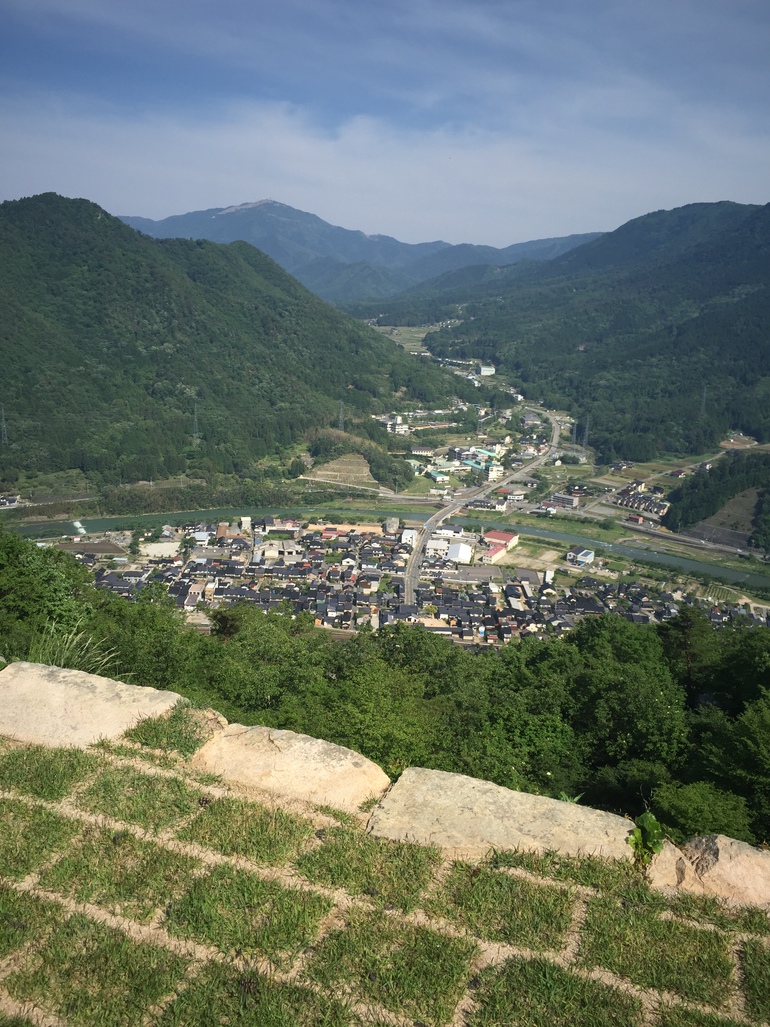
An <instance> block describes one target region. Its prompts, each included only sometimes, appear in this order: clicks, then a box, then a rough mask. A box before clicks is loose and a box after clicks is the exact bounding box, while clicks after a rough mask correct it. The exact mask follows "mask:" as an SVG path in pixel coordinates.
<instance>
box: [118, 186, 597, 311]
mask: <svg viewBox="0 0 770 1027" xmlns="http://www.w3.org/2000/svg"><path fill="white" fill-rule="evenodd" d="M121 220H123V221H125V222H126V224H128V225H131V227H132V228H137V229H138V230H139V231H141V232H144V233H146V234H147V235H151V236H154V237H155V238H158V239H170V238H184V239H209V240H211V241H213V242H234V241H236V240H244V241H245V242H249V243H251V244H252V245H253V246H257V247H258V248H259V249H261V250H262V251H263V252H264V253H267V254H268V256H270V257H272V258H273V260H275V261H277V263H279V264H280V265H281V267H283V268H285V269H286V270H287V271H289V272H290V273H291V274H293V275H295V276H296V277H297V278H298V279H299V280H300V281H301V282H302V283H303V284H304V285H306V286H307V287H308V289H312V290H313V292H315V293H317V294H318V295H319V296H321V297H322V298H323V299H325V300H328V301H329V302H331V303H339V304H343V303H345V304H347V303H353V302H357V301H360V300H362V299H378V298H382V297H386V296H393V295H395V294H397V293H399V292H402V291H403V290H404V289H408V288H410V287H413V286H415V285H417V284H419V283H420V282H424V281H426V280H427V279H431V278H434V277H436V276H437V275H440V274H443V273H444V272H446V271H453V270H458V269H459V268H463V267H467V266H469V265H473V264H490V265H494V266H498V267H499V266H503V265H507V264H513V263H515V262H516V261H519V260H525V259H530V260H551V259H552V258H553V257H556V256H558V255H559V254H561V253H564V252H566V251H567V250H570V249H572V248H573V247H575V246H579V245H580V244H581V243H583V242H586V241H588V240H590V239H593V238H596V237H597V236H596V233H593V234H589V235H582V236H581V235H571V236H565V237H564V238H556V239H537V240H534V241H532V242H522V243H514V244H513V245H512V246H507V247H505V248H503V249H497V248H495V247H494V246H474V245H471V244H470V243H463V244H460V245H458V246H452V245H450V244H449V243H446V242H441V241H438V242H426V243H403V242H399V240H398V239H393V238H392V237H391V236H388V235H365V234H364V233H363V232H356V231H351V230H350V229H347V228H339V227H338V226H336V225H330V224H329V223H328V222H326V221H323V220H322V219H321V218H319V217H317V216H316V215H315V214H309V213H307V212H306V211H303V210H296V209H295V208H294V207H289V206H287V205H286V204H285V203H277V202H276V201H275V200H258V201H257V202H256V203H243V204H240V205H239V206H234V207H214V208H211V209H210V210H197V211H192V212H190V213H189V214H176V215H174V216H172V217H168V218H164V219H163V220H162V221H152V220H151V219H149V218H142V217H124V216H121Z"/></svg>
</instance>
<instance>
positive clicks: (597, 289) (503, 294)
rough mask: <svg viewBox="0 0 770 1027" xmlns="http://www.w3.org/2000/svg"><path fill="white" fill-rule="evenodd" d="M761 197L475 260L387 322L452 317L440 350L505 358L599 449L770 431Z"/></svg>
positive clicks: (769, 233) (766, 221)
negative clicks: (516, 257)
mask: <svg viewBox="0 0 770 1027" xmlns="http://www.w3.org/2000/svg"><path fill="white" fill-rule="evenodd" d="M769 269H770V205H767V206H764V207H759V206H744V205H740V204H735V203H726V202H725V203H713V204H691V205H689V206H686V207H681V208H678V209H677V210H672V211H657V212H655V213H652V214H647V215H645V216H644V217H641V218H637V219H635V220H633V221H630V222H628V223H627V224H625V225H623V226H621V227H620V228H618V229H617V230H616V231H614V232H610V233H607V234H605V235H603V236H601V237H600V238H598V239H596V240H594V241H592V242H589V243H586V244H585V245H583V246H579V247H577V248H574V249H572V250H570V251H569V252H568V253H565V254H562V255H561V256H558V257H556V258H555V259H554V260H552V261H549V262H547V263H526V264H518V265H516V266H514V267H512V268H506V269H497V268H475V269H466V270H465V271H462V272H454V273H452V274H450V275H447V276H445V277H444V278H440V279H437V280H435V281H434V282H431V283H427V284H426V286H423V287H422V288H421V289H418V290H414V291H412V292H411V293H409V294H405V295H404V296H403V297H401V298H400V300H399V301H398V302H397V301H391V302H390V304H389V305H383V304H377V305H374V304H372V305H370V306H369V307H368V308H367V307H357V308H356V310H355V312H356V313H357V314H359V315H360V316H370V317H377V316H379V315H380V314H382V315H384V316H383V320H384V321H386V322H387V323H415V322H418V323H419V322H422V323H429V322H435V321H437V320H440V319H447V318H450V317H452V318H461V319H462V323H461V324H459V325H455V326H453V327H446V328H443V329H441V330H440V331H437V332H434V333H432V334H430V335H428V336H427V337H426V339H425V345H426V346H427V347H428V348H429V349H430V350H431V352H432V353H434V354H435V355H437V356H443V357H466V358H467V357H474V358H477V359H482V360H485V361H489V362H491V363H493V364H496V365H499V366H501V367H502V368H504V369H505V370H506V371H508V372H509V373H510V375H511V376H512V377H513V380H514V381H515V382H517V383H519V385H520V387H521V389H522V391H523V392H524V394H525V395H526V396H527V397H528V398H532V399H535V400H542V401H543V402H544V403H545V404H546V405H548V406H551V407H554V408H557V409H569V410H570V411H571V412H573V413H574V414H575V415H577V417H578V418H579V422H580V423H579V427H578V431H579V434H580V435H581V436H582V435H583V434H587V436H588V441H589V444H590V445H591V446H593V447H595V448H596V450H597V452H598V454H599V457H600V459H601V460H602V461H611V460H614V459H616V458H619V457H624V458H627V459H631V460H640V461H641V460H647V459H650V458H651V457H653V456H654V455H655V454H656V453H659V452H662V451H669V452H676V453H700V452H703V451H705V450H707V449H709V448H711V447H713V446H714V444H716V443H717V442H718V441H719V440H720V439H721V438H723V437H724V433H725V432H726V431H727V430H728V429H730V428H736V429H741V430H743V431H744V432H745V433H746V434H748V435H752V436H754V437H755V438H757V439H759V440H761V441H765V440H767V439H770V341H769V340H770V278H769V277H768V270H769Z"/></svg>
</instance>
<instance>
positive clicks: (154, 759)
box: [93, 739, 180, 770]
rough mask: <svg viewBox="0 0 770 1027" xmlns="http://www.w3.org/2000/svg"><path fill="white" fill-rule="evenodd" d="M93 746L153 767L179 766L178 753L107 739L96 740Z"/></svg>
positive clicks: (164, 768)
mask: <svg viewBox="0 0 770 1027" xmlns="http://www.w3.org/2000/svg"><path fill="white" fill-rule="evenodd" d="M93 748H94V749H98V750H99V751H100V752H108V753H110V755H111V756H118V757H120V758H121V759H129V760H142V761H143V762H144V763H149V764H150V765H151V766H153V767H161V768H162V769H163V770H175V769H176V768H177V767H178V766H179V760H180V757H179V755H178V754H173V755H172V754H171V753H165V752H156V750H154V749H134V748H132V747H131V746H130V745H120V744H119V743H115V742H110V741H107V739H102V740H101V741H99V742H96V743H95V744H94V746H93Z"/></svg>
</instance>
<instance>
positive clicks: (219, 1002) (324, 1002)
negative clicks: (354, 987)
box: [158, 963, 351, 1027]
mask: <svg viewBox="0 0 770 1027" xmlns="http://www.w3.org/2000/svg"><path fill="white" fill-rule="evenodd" d="M350 1022H351V1021H350V1020H349V1019H348V1017H347V1014H346V1012H345V1007H344V1006H343V1005H342V1003H340V1002H339V1001H338V1000H337V999H329V998H327V997H326V996H325V995H319V994H316V992H314V991H311V990H310V989H309V988H302V987H297V986H296V985H289V984H278V983H276V982H275V981H272V980H270V978H269V977H265V976H262V975H260V974H256V973H254V972H253V971H249V970H236V969H234V968H233V967H229V966H227V965H224V964H222V963H209V964H208V965H207V966H205V967H204V969H203V970H202V971H201V973H200V974H199V975H198V976H197V977H196V978H195V980H194V981H192V983H191V984H190V986H189V987H188V988H185V990H184V991H183V992H182V994H181V995H180V996H179V997H178V998H177V999H176V1000H175V1001H174V1002H173V1003H172V1004H171V1005H170V1006H169V1008H168V1009H167V1010H166V1011H165V1013H164V1014H163V1016H162V1017H161V1019H160V1021H159V1025H158V1027H212V1025H213V1024H227V1025H228V1027H347V1025H348V1024H349V1023H350Z"/></svg>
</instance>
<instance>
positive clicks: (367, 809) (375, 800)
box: [358, 795, 381, 813]
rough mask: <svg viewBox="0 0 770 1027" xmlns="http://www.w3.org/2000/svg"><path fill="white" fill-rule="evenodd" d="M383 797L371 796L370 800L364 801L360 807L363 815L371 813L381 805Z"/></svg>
mask: <svg viewBox="0 0 770 1027" xmlns="http://www.w3.org/2000/svg"><path fill="white" fill-rule="evenodd" d="M380 799H381V796H379V795H370V796H369V798H368V799H364V801H363V802H362V803H361V805H360V806H359V807H358V809H359V812H361V813H371V812H372V810H373V809H374V807H375V806H377V805H378V804H379V801H380Z"/></svg>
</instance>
